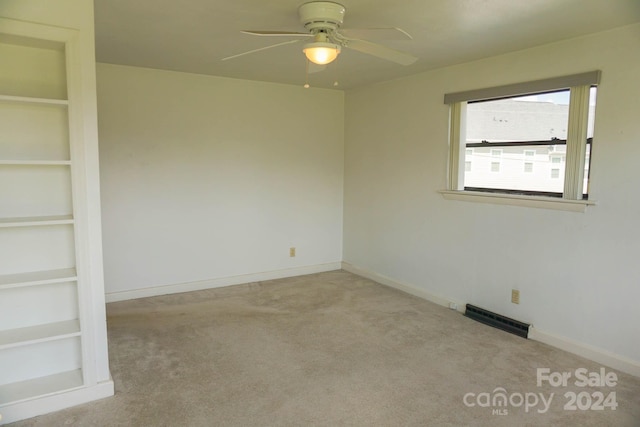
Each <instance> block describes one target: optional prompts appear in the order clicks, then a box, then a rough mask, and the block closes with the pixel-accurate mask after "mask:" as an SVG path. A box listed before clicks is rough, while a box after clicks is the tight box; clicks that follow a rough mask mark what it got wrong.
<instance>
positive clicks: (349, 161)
mask: <svg viewBox="0 0 640 427" xmlns="http://www.w3.org/2000/svg"><path fill="white" fill-rule="evenodd" d="M597 69H599V70H602V82H601V85H600V86H599V89H598V105H597V112H596V124H595V142H594V148H593V156H592V163H591V167H592V169H591V173H592V175H591V176H592V184H591V190H590V198H591V199H593V200H596V201H597V202H598V205H597V206H595V207H589V208H588V209H587V212H586V213H573V212H562V211H551V210H544V209H535V208H524V207H515V206H500V205H490V204H479V203H471V202H460V201H449V200H444V199H443V198H442V196H441V195H440V194H438V192H437V191H438V190H443V189H445V187H446V170H447V149H448V146H447V132H448V107H447V106H446V105H444V104H443V95H444V94H445V93H447V92H457V91H463V90H470V89H477V88H483V87H491V86H496V85H503V84H509V83H516V82H522V81H528V80H535V79H542V78H547V77H554V76H560V75H565V74H572V73H580V72H585V71H591V70H597ZM639 70H640V25H635V26H629V27H624V28H620V29H617V30H613V31H609V32H604V33H599V34H596V35H592V36H588V37H583V38H579V39H574V40H569V41H564V42H558V43H554V44H549V45H546V46H542V47H537V48H533V49H528V50H525V51H520V52H515V53H511V54H507V55H502V56H498V57H493V58H488V59H485V60H481V61H477V62H473V63H467V64H462V65H458V66H453V67H448V68H443V69H438V70H435V71H431V72H427V73H423V74H419V75H415V76H412V77H409V78H405V79H401V80H396V81H392V82H387V83H383V84H378V85H374V86H370V87H366V88H363V89H359V90H353V91H350V92H348V93H347V94H346V98H345V113H346V116H345V117H346V118H345V213H344V229H345V232H344V261H345V262H346V263H348V264H347V265H352V266H357V267H359V268H361V271H365V272H369V273H371V274H376V275H380V276H386V277H388V278H390V279H391V280H393V281H395V282H398V283H404V284H407V285H409V287H413V288H414V289H416V290H418V291H423V292H425V293H428V294H431V295H439V296H442V297H444V299H445V300H447V299H448V300H453V301H460V302H468V303H472V304H476V305H478V306H481V307H484V308H487V309H489V310H492V311H496V312H499V313H501V314H504V315H507V316H510V317H513V318H516V319H519V320H522V321H526V322H531V323H532V324H533V325H534V327H535V328H536V330H538V331H543V332H544V333H546V334H548V335H547V336H548V337H551V336H557V337H560V338H561V340H562V341H564V342H570V341H574V342H577V343H578V347H579V346H583V347H584V348H595V349H596V350H597V351H598V352H601V353H602V354H605V353H608V352H609V353H613V354H614V355H616V357H618V358H619V359H621V360H626V361H627V362H630V363H631V365H634V364H635V368H633V369H636V368H640V340H639V339H638V337H640V310H639V309H638V301H640V273H639V272H638V268H637V264H638V255H639V254H640V225H639V222H638V221H639V220H640V192H639V191H638V183H639V182H640V172H639V171H640V163H639V162H640V122H639V121H638V112H639V111H640V85H639V84H638V71H639ZM512 288H516V289H519V290H520V295H521V304H520V305H514V304H512V303H511V302H510V297H511V289H512ZM629 359H630V360H629ZM633 369H631V370H633ZM635 372H636V373H637V372H640V369H638V370H636V371H635Z"/></svg>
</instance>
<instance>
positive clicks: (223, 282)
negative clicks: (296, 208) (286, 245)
mask: <svg viewBox="0 0 640 427" xmlns="http://www.w3.org/2000/svg"><path fill="white" fill-rule="evenodd" d="M340 268H341V264H340V262H331V263H327V264H316V265H309V266H304V267H296V268H288V269H285V270H274V271H265V272H262V273H254V274H243V275H239V276H231V277H220V278H217V279H210V280H200V281H197V282H188V283H178V284H174V285H164V286H154V287H150V288H142V289H132V290H130V291H121V292H111V293H107V294H106V296H105V299H106V302H116V301H125V300H130V299H137V298H146V297H155V296H159V295H169V294H179V293H182V292H191V291H201V290H203V289H213V288H222V287H224V286H231V285H240V284H244V283H252V282H260V281H263V280H274V279H283V278H285V277H294V276H304V275H306V274H314V273H323V272H325V271H333V270H340Z"/></svg>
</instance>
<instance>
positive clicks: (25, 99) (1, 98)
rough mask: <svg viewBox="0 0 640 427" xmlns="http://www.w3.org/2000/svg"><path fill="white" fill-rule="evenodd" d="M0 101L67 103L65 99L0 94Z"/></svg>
mask: <svg viewBox="0 0 640 427" xmlns="http://www.w3.org/2000/svg"><path fill="white" fill-rule="evenodd" d="M0 101H5V102H20V103H23V104H49V105H69V101H67V100H66V99H52V98H32V97H29V96H12V95H0Z"/></svg>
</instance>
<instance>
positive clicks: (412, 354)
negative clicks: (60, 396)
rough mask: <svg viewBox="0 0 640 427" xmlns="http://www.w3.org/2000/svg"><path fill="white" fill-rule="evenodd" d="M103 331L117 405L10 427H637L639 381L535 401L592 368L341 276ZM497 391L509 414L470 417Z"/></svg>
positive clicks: (163, 304)
mask: <svg viewBox="0 0 640 427" xmlns="http://www.w3.org/2000/svg"><path fill="white" fill-rule="evenodd" d="M108 327H109V345H110V349H109V353H110V357H111V372H112V375H113V378H114V380H115V384H116V396H114V397H112V398H108V399H104V400H102V401H98V402H92V403H89V404H86V405H82V406H79V407H75V408H71V409H68V410H65V411H60V412H57V413H54V414H50V415H45V416H41V417H37V418H33V419H31V420H26V421H23V422H21V423H16V424H15V425H19V426H65V425H75V426H129V425H130V426H306V425H320V426H467V425H477V426H529V425H530V426H549V425H557V426H594V427H595V426H598V427H601V426H640V378H635V377H632V376H628V375H624V374H621V373H618V374H617V376H618V382H617V385H616V386H615V387H577V386H576V385H575V384H574V381H575V378H571V379H570V380H569V383H568V385H567V386H566V387H563V386H560V387H556V388H553V387H550V386H549V385H548V384H546V383H545V385H544V386H542V387H538V386H537V384H536V368H549V369H550V371H551V372H564V371H567V372H575V370H576V369H577V368H586V369H587V370H588V371H589V372H599V369H600V365H598V364H596V363H593V362H589V361H587V360H585V359H582V358H579V357H576V356H573V355H571V354H568V353H565V352H563V351H560V350H556V349H554V348H551V347H548V346H546V345H543V344H540V343H536V342H533V341H529V340H525V339H522V338H519V337H516V336H514V335H510V334H508V333H505V332H502V331H499V330H497V329H493V328H491V327H488V326H485V325H482V324H480V323H477V322H475V321H473V320H470V319H467V318H465V317H464V316H462V315H461V314H459V313H456V312H454V311H451V310H449V309H446V308H443V307H440V306H437V305H434V304H432V303H429V302H426V301H424V300H421V299H419V298H416V297H413V296H410V295H407V294H404V293H402V292H399V291H396V290H394V289H390V288H387V287H385V286H382V285H379V284H377V283H374V282H372V281H370V280H367V279H363V278H361V277H358V276H355V275H353V274H350V273H347V272H344V271H335V272H329V273H322V274H315V275H310V276H303V277H296V278H290V279H282V280H274V281H268V282H261V283H253V284H248V285H241V286H234V287H229V288H223V289H215V290H207V291H200V292H192V293H185V294H178V295H171V296H163V297H155V298H146V299H140V300H135V301H125V302H119V303H113V304H109V305H108ZM607 371H610V370H609V369H607ZM498 387H502V388H504V389H505V392H506V394H507V396H508V397H509V398H511V400H512V402H513V403H514V404H513V405H511V404H509V403H507V406H495V407H494V406H488V407H487V406H485V407H480V406H477V403H478V401H480V402H481V403H483V402H484V400H483V399H485V398H486V397H487V395H482V393H489V396H490V397H491V396H493V395H494V393H493V392H494V390H495V389H496V388H498ZM567 392H568V393H572V392H573V393H580V392H588V394H589V396H588V397H589V399H592V397H591V395H592V394H593V393H597V392H602V393H603V394H604V396H607V395H608V394H609V392H615V393H616V401H617V404H618V406H617V409H616V410H610V409H605V410H580V409H577V410H575V411H570V410H565V409H564V405H565V404H567V403H571V402H569V401H568V398H567V397H565V393H567ZM467 393H474V395H467ZM527 393H530V395H527ZM534 393H535V394H536V396H539V395H540V393H542V395H543V397H544V398H545V399H549V396H550V394H551V393H554V397H553V400H552V401H551V404H550V407H549V409H548V411H546V412H545V413H539V412H538V411H537V410H541V411H542V410H544V409H543V404H542V403H539V404H538V405H537V406H536V407H531V408H529V409H528V412H527V411H526V410H525V407H524V406H519V403H520V398H519V397H518V396H523V397H524V396H529V397H528V398H529V400H530V403H533V402H534V400H533V397H532V396H533V394H534ZM465 395H467V402H468V403H475V404H476V406H474V407H469V406H467V405H465V403H464V402H463V398H464V397H465ZM593 400H594V402H592V403H595V400H597V395H596V396H595V398H593ZM610 402H611V401H610ZM496 403H497V404H498V403H500V402H498V401H496ZM586 403H588V402H587V396H584V397H583V398H582V404H583V405H584V404H586ZM518 406H519V407H518ZM493 409H496V411H504V410H506V411H507V412H508V414H507V415H497V414H496V415H494V414H492V412H493V411H492V410H493Z"/></svg>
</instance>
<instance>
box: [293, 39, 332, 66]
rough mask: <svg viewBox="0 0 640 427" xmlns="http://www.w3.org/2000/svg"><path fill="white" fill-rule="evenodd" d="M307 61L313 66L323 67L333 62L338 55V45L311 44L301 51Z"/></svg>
mask: <svg viewBox="0 0 640 427" xmlns="http://www.w3.org/2000/svg"><path fill="white" fill-rule="evenodd" d="M302 51H303V52H304V54H305V55H306V56H307V59H308V60H309V61H311V62H313V63H314V64H318V65H325V64H328V63H330V62H333V61H334V60H335V59H336V58H337V57H338V54H339V53H340V45H337V44H333V43H325V42H313V43H308V44H306V45H304V48H303V49H302Z"/></svg>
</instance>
